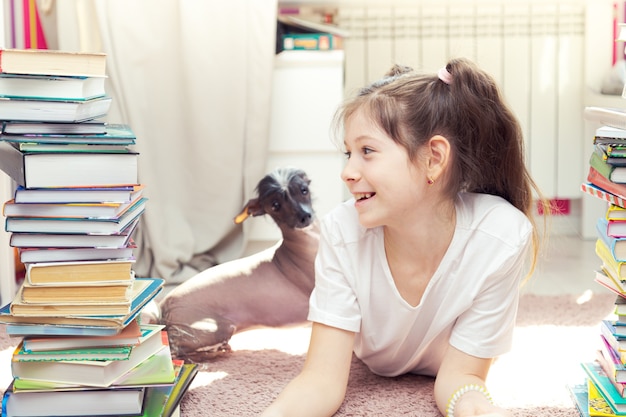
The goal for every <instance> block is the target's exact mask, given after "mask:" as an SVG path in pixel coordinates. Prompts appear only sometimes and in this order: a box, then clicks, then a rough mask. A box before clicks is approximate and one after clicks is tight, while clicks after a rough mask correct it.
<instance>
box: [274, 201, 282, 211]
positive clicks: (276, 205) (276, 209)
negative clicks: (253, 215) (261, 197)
mask: <svg viewBox="0 0 626 417" xmlns="http://www.w3.org/2000/svg"><path fill="white" fill-rule="evenodd" d="M272 210H274V211H278V210H280V203H279V202H278V201H272Z"/></svg>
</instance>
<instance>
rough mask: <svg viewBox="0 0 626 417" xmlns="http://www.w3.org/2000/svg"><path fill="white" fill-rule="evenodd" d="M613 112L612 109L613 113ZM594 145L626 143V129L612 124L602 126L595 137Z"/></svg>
mask: <svg viewBox="0 0 626 417" xmlns="http://www.w3.org/2000/svg"><path fill="white" fill-rule="evenodd" d="M612 113H613V112H612V111H611V114H612ZM619 113H620V112H619V111H618V117H619ZM593 144H594V145H621V144H626V129H620V128H617V127H612V126H600V127H599V128H597V129H596V132H595V135H594V137H593Z"/></svg>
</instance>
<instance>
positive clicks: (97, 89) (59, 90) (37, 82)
mask: <svg viewBox="0 0 626 417" xmlns="http://www.w3.org/2000/svg"><path fill="white" fill-rule="evenodd" d="M104 81H105V77H66V76H49V75H22V74H0V97H10V98H34V99H38V100H41V99H48V100H88V99H91V98H95V97H102V96H104V95H106V91H105V88H104Z"/></svg>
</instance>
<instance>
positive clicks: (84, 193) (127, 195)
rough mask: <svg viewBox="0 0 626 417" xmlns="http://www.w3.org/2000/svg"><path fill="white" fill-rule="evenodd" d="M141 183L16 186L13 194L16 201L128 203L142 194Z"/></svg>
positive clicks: (142, 187)
mask: <svg viewBox="0 0 626 417" xmlns="http://www.w3.org/2000/svg"><path fill="white" fill-rule="evenodd" d="M144 188H145V187H144V186H143V185H129V186H122V187H86V188H78V187H77V188H35V189H30V190H28V189H26V188H24V187H17V189H16V190H15V194H14V200H15V202H16V203H42V204H46V203H48V204H51V203H55V204H56V203H58V204H71V203H74V204H81V203H84V204H93V203H129V202H130V201H135V200H137V198H138V197H140V196H142V195H143V189H144Z"/></svg>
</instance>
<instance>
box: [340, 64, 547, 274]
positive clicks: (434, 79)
mask: <svg viewBox="0 0 626 417" xmlns="http://www.w3.org/2000/svg"><path fill="white" fill-rule="evenodd" d="M445 71H447V74H446V77H441V78H440V76H438V75H437V74H418V73H416V72H415V71H413V70H412V69H411V68H409V67H406V66H400V65H395V66H394V67H393V68H392V69H391V70H390V71H389V72H388V73H387V74H386V75H385V77H384V78H382V79H381V80H379V81H376V82H374V83H372V84H371V85H369V86H367V87H364V88H362V89H361V90H360V91H359V92H358V94H357V95H356V96H355V97H354V98H352V99H351V100H349V101H347V102H346V103H345V104H344V106H342V107H341V108H340V109H339V111H338V112H337V114H336V119H335V122H336V123H335V126H336V127H337V128H338V129H341V128H342V127H343V122H344V121H345V120H346V119H348V118H349V117H350V116H352V115H353V114H354V113H355V112H356V111H357V110H359V109H365V110H366V111H367V113H368V115H369V116H370V117H371V118H372V121H373V122H374V123H376V124H377V125H378V126H379V127H380V128H381V129H382V130H383V131H384V132H385V133H386V134H387V135H388V136H389V137H390V138H392V139H393V140H394V141H396V142H397V143H398V144H400V145H402V146H403V147H405V148H406V149H407V152H408V155H409V158H410V159H411V160H414V159H415V157H416V155H417V153H418V151H419V149H420V148H421V147H422V146H423V145H424V144H425V143H426V142H427V141H428V140H429V139H430V138H431V137H433V136H435V135H441V136H444V137H446V138H447V139H448V141H449V142H450V145H451V148H452V151H451V155H452V158H451V164H450V169H449V171H448V173H447V174H446V179H447V183H446V191H445V192H446V193H447V195H448V196H449V197H450V198H452V199H454V198H456V195H457V194H458V193H459V192H463V191H465V192H474V193H485V194H492V195H496V196H500V197H502V198H504V199H505V200H507V201H508V202H510V203H511V204H512V205H513V206H515V207H516V208H517V209H519V210H520V211H522V212H523V213H524V214H525V215H526V216H527V217H528V219H529V220H530V222H531V223H532V225H533V251H532V257H531V265H530V272H529V276H530V274H531V273H532V271H533V270H534V268H535V265H536V261H537V257H538V252H539V240H540V239H539V233H538V231H537V228H536V224H535V223H536V222H535V220H534V217H533V211H534V209H535V205H534V199H533V192H534V193H535V195H536V197H537V199H538V200H539V202H540V204H541V205H542V206H543V208H544V210H543V212H544V214H548V213H549V211H550V209H549V203H548V202H547V201H546V200H545V199H544V198H543V196H542V193H541V191H540V190H539V188H538V186H537V184H536V183H535V182H534V180H533V179H532V177H531V175H530V173H529V171H528V169H527V167H526V164H525V156H524V140H523V135H522V129H521V127H520V124H519V121H518V120H517V118H516V117H515V115H514V114H513V112H512V111H511V109H510V108H509V107H508V105H507V104H506V103H505V100H504V98H503V96H502V94H501V92H500V89H499V88H498V86H497V84H496V82H495V80H494V79H493V77H491V76H490V75H489V74H488V73H486V72H485V71H483V70H482V69H480V68H479V67H478V66H477V65H476V64H474V63H473V62H471V61H469V60H467V59H464V58H457V59H452V60H450V61H449V62H448V64H447V65H446V67H445ZM444 74H445V73H444ZM544 219H545V217H544ZM545 226H546V223H545V222H544V230H545Z"/></svg>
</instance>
